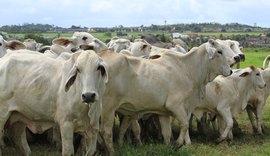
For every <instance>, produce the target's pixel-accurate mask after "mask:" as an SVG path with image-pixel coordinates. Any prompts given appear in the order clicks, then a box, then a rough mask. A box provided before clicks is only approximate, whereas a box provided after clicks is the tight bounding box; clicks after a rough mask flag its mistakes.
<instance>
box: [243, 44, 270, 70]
mask: <svg viewBox="0 0 270 156" xmlns="http://www.w3.org/2000/svg"><path fill="white" fill-rule="evenodd" d="M243 52H244V54H245V56H246V60H245V62H241V67H248V66H250V65H254V66H255V67H262V66H263V60H264V58H265V57H266V56H267V55H270V48H244V50H243Z"/></svg>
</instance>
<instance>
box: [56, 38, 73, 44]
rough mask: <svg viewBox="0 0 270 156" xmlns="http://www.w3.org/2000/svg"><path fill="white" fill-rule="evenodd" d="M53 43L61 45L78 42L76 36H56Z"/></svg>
mask: <svg viewBox="0 0 270 156" xmlns="http://www.w3.org/2000/svg"><path fill="white" fill-rule="evenodd" d="M52 43H53V44H58V45H61V46H67V45H68V44H70V43H72V44H74V45H76V44H77V39H76V38H71V39H66V38H56V39H54V40H53V41H52Z"/></svg>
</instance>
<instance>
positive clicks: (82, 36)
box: [71, 32, 96, 46]
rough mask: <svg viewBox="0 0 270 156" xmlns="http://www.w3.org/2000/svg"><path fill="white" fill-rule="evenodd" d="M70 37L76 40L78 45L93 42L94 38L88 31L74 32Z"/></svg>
mask: <svg viewBox="0 0 270 156" xmlns="http://www.w3.org/2000/svg"><path fill="white" fill-rule="evenodd" d="M71 38H73V39H76V40H77V45H78V46H80V45H84V44H89V43H92V42H94V39H96V38H95V37H94V36H93V35H91V34H90V33H88V32H74V33H73V35H72V37H71Z"/></svg>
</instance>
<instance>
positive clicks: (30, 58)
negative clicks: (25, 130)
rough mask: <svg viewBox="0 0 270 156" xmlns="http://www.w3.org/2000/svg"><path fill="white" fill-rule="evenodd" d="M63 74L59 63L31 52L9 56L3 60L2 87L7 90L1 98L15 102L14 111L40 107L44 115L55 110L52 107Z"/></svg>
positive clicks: (0, 95)
mask: <svg viewBox="0 0 270 156" xmlns="http://www.w3.org/2000/svg"><path fill="white" fill-rule="evenodd" d="M60 73H61V63H60V61H59V60H54V59H51V58H48V57H44V56H42V55H39V54H37V55H36V54H32V53H23V52H22V53H14V54H9V55H7V56H5V57H3V58H2V59H1V61H0V81H1V82H3V83H1V86H0V88H1V89H4V90H2V91H1V94H0V99H2V100H7V99H9V98H10V99H13V102H15V104H13V105H12V106H13V107H11V110H12V109H14V110H17V109H20V110H21V111H23V112H24V111H25V112H27V109H29V108H31V107H33V108H37V107H40V108H39V109H38V110H40V112H39V113H41V114H43V113H44V115H45V113H48V112H47V111H53V109H54V108H50V104H51V103H53V102H55V101H54V100H55V98H54V96H57V95H56V94H57V90H58V86H59V85H60V84H59V82H60V81H59V79H60V78H61V77H60ZM52 93H55V94H52ZM46 103H47V104H46ZM22 105H23V106H24V107H23V108H22V107H20V106H22ZM42 107H44V108H42ZM44 110H46V111H44Z"/></svg>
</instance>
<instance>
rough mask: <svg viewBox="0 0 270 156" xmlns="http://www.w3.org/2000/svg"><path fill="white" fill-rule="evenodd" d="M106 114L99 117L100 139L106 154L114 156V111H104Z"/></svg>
mask: <svg viewBox="0 0 270 156" xmlns="http://www.w3.org/2000/svg"><path fill="white" fill-rule="evenodd" d="M103 112H106V114H105V113H104V114H102V117H101V130H100V133H101V135H102V139H103V141H104V144H105V146H106V150H107V152H108V153H107V154H108V155H114V147H113V136H112V128H113V124H114V112H115V111H114V110H108V111H107V110H104V111H103Z"/></svg>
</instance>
